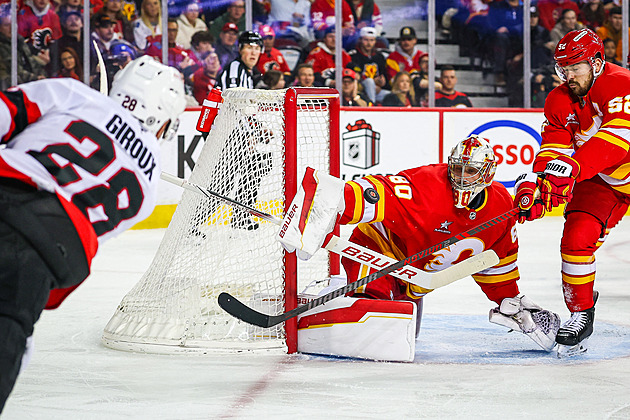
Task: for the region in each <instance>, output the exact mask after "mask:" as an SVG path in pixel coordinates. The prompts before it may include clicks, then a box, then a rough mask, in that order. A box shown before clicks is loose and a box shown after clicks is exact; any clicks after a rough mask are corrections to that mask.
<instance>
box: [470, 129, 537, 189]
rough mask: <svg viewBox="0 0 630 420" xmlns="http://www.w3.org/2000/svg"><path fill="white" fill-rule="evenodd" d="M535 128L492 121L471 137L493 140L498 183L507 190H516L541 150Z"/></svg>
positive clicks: (491, 142)
mask: <svg viewBox="0 0 630 420" xmlns="http://www.w3.org/2000/svg"><path fill="white" fill-rule="evenodd" d="M532 126H536V127H540V123H535V124H531V125H528V124H525V123H523V122H520V121H514V120H496V121H490V122H487V123H485V124H482V125H480V126H479V127H477V128H475V129H474V130H473V131H472V132H471V133H470V134H478V135H480V136H481V137H485V138H487V139H488V140H490V144H491V145H492V150H493V151H494V155H495V157H496V159H497V172H496V174H495V176H494V180H495V181H499V182H501V183H502V184H503V185H505V186H506V187H508V188H511V187H513V186H514V182H515V180H516V178H517V177H518V176H519V175H520V174H522V173H523V172H527V171H531V168H532V163H533V162H534V158H535V157H536V153H538V149H540V143H541V141H542V138H541V137H540V133H539V132H538V131H537V130H536V129H534V128H533V127H532Z"/></svg>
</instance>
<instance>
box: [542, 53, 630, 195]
mask: <svg viewBox="0 0 630 420" xmlns="http://www.w3.org/2000/svg"><path fill="white" fill-rule="evenodd" d="M545 118H546V121H545V122H544V123H543V127H542V144H541V147H540V150H539V152H538V154H537V155H536V159H535V160H534V166H533V170H534V172H542V171H544V169H545V165H546V164H547V162H548V161H550V160H552V159H554V158H556V157H557V156H560V155H571V154H572V153H573V152H574V151H575V154H574V155H573V158H574V159H575V160H576V161H577V162H578V163H579V165H580V174H579V175H578V177H577V181H578V182H579V181H581V180H584V179H589V178H591V177H593V176H595V175H596V174H599V176H600V177H601V178H602V179H603V180H604V181H606V182H607V183H608V184H609V185H610V186H611V187H612V188H614V189H616V190H618V191H620V192H622V193H625V194H630V154H629V153H628V152H629V151H630V72H628V70H625V69H623V68H621V67H619V66H616V65H614V64H611V63H606V66H605V68H604V72H603V73H602V74H601V75H600V76H599V77H598V78H597V79H596V80H595V82H594V83H593V86H592V87H591V89H590V90H589V92H588V93H587V94H586V96H584V97H583V98H582V99H581V100H580V99H578V98H577V97H576V96H575V95H573V93H572V92H571V90H570V89H569V87H568V85H567V84H566V83H564V84H562V85H560V86H558V87H557V88H555V89H554V90H552V91H551V92H550V93H549V96H548V97H547V100H546V101H545Z"/></svg>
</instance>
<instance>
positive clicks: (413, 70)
mask: <svg viewBox="0 0 630 420" xmlns="http://www.w3.org/2000/svg"><path fill="white" fill-rule="evenodd" d="M417 42H418V39H417V38H416V31H415V29H413V28H412V27H411V26H403V27H402V28H401V29H400V36H399V37H398V44H397V45H396V50H395V51H393V52H392V53H390V54H389V56H387V61H386V63H387V78H388V79H390V80H392V79H393V78H394V76H396V74H398V72H401V71H406V72H408V73H409V74H411V76H412V77H414V74H415V76H417V75H418V73H419V72H420V57H421V56H422V55H423V54H424V53H423V52H422V51H420V48H419V47H418V46H417V45H416V44H417Z"/></svg>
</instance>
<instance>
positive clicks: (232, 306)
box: [219, 207, 519, 328]
mask: <svg viewBox="0 0 630 420" xmlns="http://www.w3.org/2000/svg"><path fill="white" fill-rule="evenodd" d="M518 211H519V208H518V207H515V208H513V209H511V210H508V211H507V212H505V213H503V214H501V215H499V216H496V217H494V218H492V219H490V220H488V221H486V222H484V223H481V224H479V225H477V226H475V227H473V228H471V229H469V230H467V231H465V232H462V233H460V234H457V235H455V236H452V237H450V238H448V239H446V240H444V241H442V242H440V243H438V244H435V245H433V246H431V247H430V248H427V249H425V250H423V251H420V252H418V253H416V254H413V255H411V256H409V257H407V258H405V259H403V260H400V261H398V262H397V263H395V264H391V265H389V266H387V267H385V268H383V269H382V270H379V271H376V272H374V273H372V274H370V275H368V276H366V277H363V278H362V279H359V280H357V281H355V282H353V283H349V284H347V285H345V286H344V287H342V288H340V289H337V290H333V291H332V292H330V293H328V294H326V295H323V296H320V297H318V298H316V299H313V300H312V301H310V302H309V303H307V304H305V305H302V306H298V307H297V308H295V309H291V310H290V311H287V312H285V313H283V314H280V315H265V314H262V313H260V312H258V311H256V310H254V309H252V308H250V307H248V306H246V305H244V304H243V303H241V302H240V301H238V299H236V298H235V297H233V296H231V295H230V294H228V293H225V292H223V293H221V294H220V295H219V306H220V307H221V308H223V310H224V311H226V312H227V313H229V314H230V315H232V316H233V317H235V318H238V319H240V320H241V321H243V322H247V323H248V324H252V325H257V326H259V327H263V328H269V327H273V326H274V325H278V324H279V323H281V322H284V321H286V320H287V319H291V318H293V317H296V316H298V315H300V314H302V313H304V312H306V311H308V310H310V309H313V308H314V307H316V306H319V305H323V304H324V303H326V302H329V301H330V300H332V299H334V298H336V297H339V296H342V295H345V294H346V293H348V292H351V291H353V290H356V289H358V288H359V287H361V286H364V285H366V284H368V283H370V282H372V281H374V280H376V279H378V278H381V277H383V276H386V275H388V274H389V273H391V272H393V271H396V270H398V269H399V268H401V267H403V266H405V265H407V264H409V263H413V262H416V261H419V260H420V259H422V258H424V257H426V256H427V255H429V254H432V253H434V252H436V251H439V250H440V249H443V248H446V247H447V246H450V245H452V244H454V243H456V242H459V241H461V240H462V239H465V238H468V237H470V236H473V235H475V234H477V233H478V232H481V231H483V230H485V229H488V228H490V227H492V226H494V225H497V224H499V223H502V222H504V221H506V220H509V219H510V218H512V217H514V216H515V215H516V214H517V213H518ZM447 284H448V283H447Z"/></svg>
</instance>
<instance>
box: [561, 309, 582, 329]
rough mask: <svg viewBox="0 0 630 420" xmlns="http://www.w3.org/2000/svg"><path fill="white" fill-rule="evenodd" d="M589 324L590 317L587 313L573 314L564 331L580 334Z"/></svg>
mask: <svg viewBox="0 0 630 420" xmlns="http://www.w3.org/2000/svg"><path fill="white" fill-rule="evenodd" d="M587 322H588V316H587V315H586V313H585V312H573V313H572V314H571V318H569V321H568V322H567V323H566V324H565V325H563V326H562V329H563V330H568V331H570V332H574V333H579V332H580V331H581V330H582V329H584V328H585V327H586V323H587Z"/></svg>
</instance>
